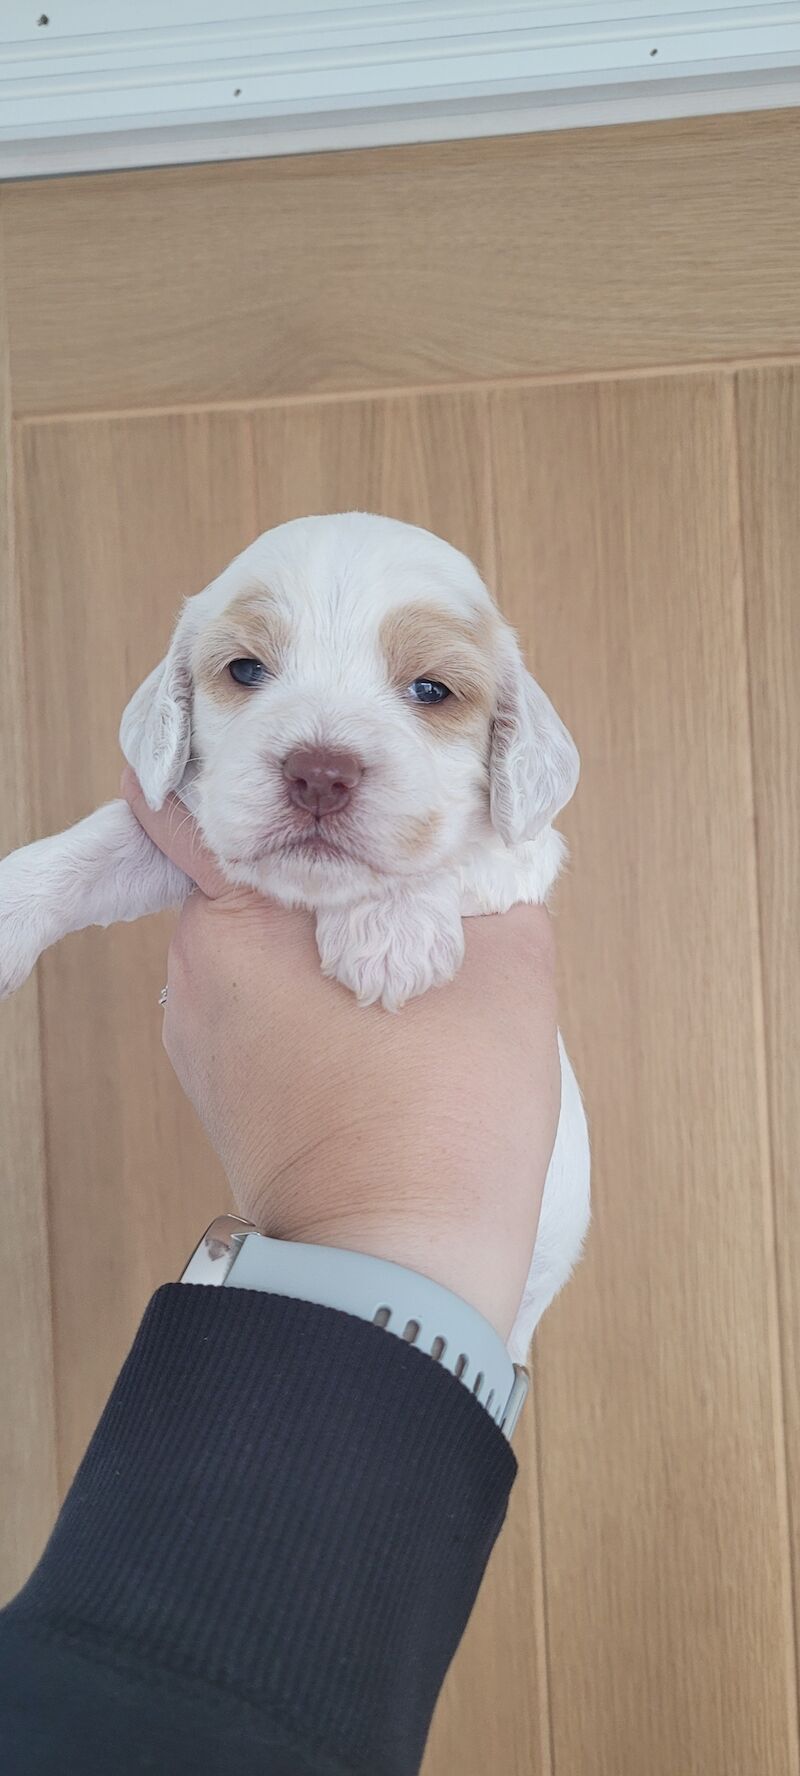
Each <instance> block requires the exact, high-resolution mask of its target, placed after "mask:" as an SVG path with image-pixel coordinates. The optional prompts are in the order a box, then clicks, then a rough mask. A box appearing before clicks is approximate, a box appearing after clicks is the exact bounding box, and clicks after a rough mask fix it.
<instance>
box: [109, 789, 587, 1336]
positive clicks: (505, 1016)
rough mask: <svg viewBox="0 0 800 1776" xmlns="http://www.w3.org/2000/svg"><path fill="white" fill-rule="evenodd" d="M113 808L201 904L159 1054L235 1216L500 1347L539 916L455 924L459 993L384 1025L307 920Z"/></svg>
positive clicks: (547, 1092)
mask: <svg viewBox="0 0 800 1776" xmlns="http://www.w3.org/2000/svg"><path fill="white" fill-rule="evenodd" d="M122 793H123V795H124V796H125V797H126V799H127V801H128V802H129V803H130V806H131V807H132V809H133V811H134V813H135V814H136V816H137V818H138V819H139V821H140V823H141V825H142V826H143V827H144V829H145V831H146V832H147V833H148V834H149V835H150V837H151V838H152V839H153V840H154V842H155V843H156V844H157V845H158V846H159V848H160V849H161V850H162V851H163V852H164V853H165V854H166V855H167V856H168V857H170V858H171V859H172V861H173V863H175V864H177V865H178V867H179V868H181V869H183V870H184V871H185V872H186V874H187V875H189V876H191V877H192V879H193V880H194V881H195V882H196V884H197V890H196V892H195V893H193V894H192V895H191V896H190V897H189V899H188V900H187V901H186V903H185V905H184V907H183V909H182V911H181V914H180V917H179V919H178V924H177V927H176V931H175V934H174V937H173V940H172V944H171V946H170V952H169V964H168V982H169V996H168V1000H167V1005H166V1009H165V1015H164V1046H165V1048H166V1051H167V1054H168V1055H169V1058H170V1060H171V1062H172V1065H173V1067H174V1069H175V1072H176V1074H177V1076H178V1079H179V1081H180V1083H181V1085H182V1086H183V1089H184V1091H185V1092H186V1094H187V1096H188V1097H189V1099H190V1100H191V1102H192V1104H193V1105H194V1107H195V1109H196V1111H197V1113H198V1115H199V1116H200V1119H201V1121H202V1122H203V1124H204V1126H205V1129H206V1131H207V1133H208V1135H209V1137H210V1139H211V1141H212V1143H213V1145H214V1147H215V1148H216V1150H217V1152H218V1154H219V1157H220V1159H221V1161H222V1164H223V1166H224V1168H225V1171H226V1173H227V1176H228V1179H229V1181H230V1185H231V1189H232V1191H233V1195H234V1199H235V1202H236V1207H237V1210H238V1212H239V1213H240V1214H241V1215H243V1216H244V1217H245V1218H246V1219H247V1220H249V1221H252V1222H254V1224H255V1225H256V1226H257V1227H258V1228H260V1230H261V1231H262V1232H264V1233H267V1234H270V1235H272V1236H274V1237H276V1238H283V1239H293V1240H305V1241H309V1242H313V1243H319V1244H326V1245H336V1246H345V1247H349V1248H350V1249H351V1250H356V1251H363V1252H373V1253H376V1254H378V1255H379V1256H381V1257H383V1258H389V1259H391V1260H393V1261H394V1262H395V1263H398V1264H405V1265H407V1266H409V1267H410V1268H411V1269H413V1270H419V1271H422V1272H424V1273H425V1274H426V1275H428V1276H430V1277H433V1278H435V1279H436V1280H437V1281H439V1282H441V1283H443V1284H445V1286H446V1287H448V1288H450V1289H453V1290H455V1292H456V1293H457V1294H458V1295H461V1296H462V1297H463V1299H465V1300H466V1301H469V1302H471V1303H472V1304H473V1306H475V1307H477V1308H478V1309H479V1310H480V1311H481V1312H482V1313H483V1314H484V1315H485V1316H486V1318H487V1319H488V1320H490V1321H491V1322H492V1324H493V1325H494V1326H495V1327H496V1328H497V1330H498V1331H499V1332H500V1334H501V1336H502V1337H503V1338H504V1339H505V1338H506V1337H507V1336H508V1334H509V1332H510V1330H511V1326H512V1324H513V1321H514V1318H515V1315H516V1312H517V1308H518V1306H519V1303H520V1300H521V1296H522V1290H523V1286H524V1283H525V1279H526V1276H527V1273H528V1268H529V1265H530V1259H531V1254H532V1251H533V1245H534V1240H535V1237H536V1227H537V1223H538V1219H539V1207H540V1203H541V1196H542V1190H543V1188H544V1180H545V1175H546V1172H547V1166H548V1164H549V1160H550V1155H551V1152H552V1148H553V1143H554V1140H555V1133H556V1126H557V1122H558V1111H559V1101H560V1070H559V1060H558V1050H557V1044H556V1000H555V984H554V955H553V943H552V936H551V931H550V925H549V920H548V916H547V913H546V911H545V909H544V908H543V907H515V908H513V909H512V911H511V912H509V913H505V914H504V915H503V916H502V918H482V919H477V918H476V919H468V920H467V921H466V955H465V959H464V962H463V965H462V967H461V969H460V971H459V973H458V975H457V976H456V978H455V980H453V981H452V982H451V983H449V984H448V985H447V986H446V987H440V988H437V989H435V990H434V991H431V992H430V993H428V994H426V995H425V996H424V997H423V998H421V999H416V1000H413V1001H412V1002H411V1003H410V1004H408V1005H407V1006H406V1007H405V1008H404V1010H403V1011H401V1012H400V1013H399V1014H398V1015H396V1016H394V1015H392V1014H391V1013H388V1012H385V1011H382V1010H381V1009H379V1008H377V1007H375V1006H372V1007H369V1008H364V1007H362V1006H359V1005H358V1004H357V1003H356V1001H355V999H354V998H353V997H352V996H351V995H350V994H349V993H348V992H346V991H345V990H344V989H343V988H342V987H340V986H339V985H338V984H337V983H336V982H334V981H331V980H328V979H326V978H325V977H324V976H323V974H322V973H321V970H320V963H319V957H318V954H317V949H316V944H315V938H314V921H313V917H312V915H311V914H310V913H306V912H300V911H291V910H288V909H286V908H284V907H281V906H278V905H276V904H274V903H272V902H269V901H267V900H264V899H263V898H262V897H261V896H259V895H257V894H255V893H254V892H252V891H250V890H248V889H240V888H232V887H231V886H230V884H228V883H226V882H225V880H224V878H223V877H222V875H221V873H220V871H219V868H218V866H217V864H216V863H215V861H214V858H213V857H212V856H211V855H210V853H209V852H207V851H206V850H205V849H204V847H203V845H202V842H201V839H200V835H199V832H198V829H197V828H196V827H195V826H194V823H193V822H192V821H191V820H189V819H188V818H187V815H186V810H185V808H184V807H183V805H182V803H180V802H179V801H178V800H177V798H176V797H174V796H171V797H170V798H168V801H167V802H166V804H165V806H164V808H163V809H162V810H161V812H160V813H157V814H154V813H153V812H152V810H151V809H149V808H148V807H147V805H146V803H145V801H144V798H143V797H142V794H141V791H140V790H139V786H138V783H137V781H136V778H135V776H134V775H133V772H132V771H130V769H128V770H126V771H125V773H124V776H123V781H122Z"/></svg>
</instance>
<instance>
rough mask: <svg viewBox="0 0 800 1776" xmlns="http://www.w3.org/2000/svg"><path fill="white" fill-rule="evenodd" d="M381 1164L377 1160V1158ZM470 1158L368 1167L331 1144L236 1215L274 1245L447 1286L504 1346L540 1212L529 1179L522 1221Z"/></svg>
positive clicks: (396, 1159)
mask: <svg viewBox="0 0 800 1776" xmlns="http://www.w3.org/2000/svg"><path fill="white" fill-rule="evenodd" d="M376 1151H377V1152H379V1153H380V1158H379V1159H377V1158H375V1156H374V1155H375V1152H376ZM475 1171H476V1166H475V1156H474V1153H473V1155H472V1157H471V1159H470V1160H469V1161H468V1160H467V1157H466V1156H465V1155H464V1156H462V1155H460V1153H459V1151H458V1150H456V1151H455V1152H453V1151H452V1150H451V1151H450V1152H449V1153H448V1160H447V1166H446V1167H445V1166H443V1165H442V1164H441V1162H439V1163H437V1164H436V1165H434V1166H433V1167H432V1168H429V1167H428V1165H427V1164H426V1166H425V1168H424V1170H421V1165H420V1161H419V1158H418V1159H417V1163H416V1164H415V1165H412V1164H411V1163H410V1161H409V1157H408V1155H407V1154H401V1153H399V1152H397V1151H396V1150H395V1149H393V1148H392V1147H389V1148H386V1147H385V1146H384V1149H383V1150H382V1151H381V1150H380V1149H376V1150H373V1156H372V1157H371V1158H370V1160H369V1162H368V1163H366V1164H365V1163H364V1160H363V1157H362V1155H361V1154H360V1153H359V1152H358V1149H357V1146H355V1145H354V1144H353V1143H350V1144H349V1147H348V1151H347V1152H346V1153H343V1152H337V1151H335V1150H333V1149H332V1148H331V1146H330V1145H329V1144H326V1145H325V1146H323V1147H321V1148H320V1149H319V1150H317V1151H316V1152H315V1153H314V1154H313V1155H309V1156H307V1157H306V1158H305V1159H304V1160H303V1161H302V1162H299V1161H298V1162H297V1163H296V1164H292V1165H291V1166H289V1167H288V1168H285V1169H284V1170H283V1171H282V1172H281V1173H280V1175H279V1176H277V1177H275V1176H273V1177H271V1178H270V1179H269V1180H262V1182H261V1183H260V1184H259V1185H257V1186H256V1188H255V1189H254V1188H253V1187H252V1184H250V1185H248V1184H246V1183H242V1184H241V1185H240V1186H239V1187H238V1188H236V1189H235V1191H234V1194H235V1198H236V1204H237V1210H238V1212H239V1213H240V1214H242V1215H244V1216H245V1218H246V1219H248V1220H250V1221H252V1222H253V1224H254V1225H255V1226H256V1227H257V1228H258V1230H259V1232H261V1233H264V1234H266V1235H267V1236H268V1237H269V1238H273V1239H283V1240H291V1241H298V1242H300V1243H305V1244H308V1245H323V1246H336V1247H342V1248H343V1249H345V1250H348V1251H353V1252H364V1253H367V1254H370V1255H372V1256H374V1257H377V1258H385V1259H388V1260H389V1261H390V1262H392V1263H394V1264H400V1265H404V1266H405V1267H406V1268H407V1269H409V1270H416V1271H419V1272H420V1273H421V1274H422V1275H423V1276H427V1277H430V1278H431V1279H432V1280H433V1281H434V1282H438V1283H441V1284H442V1285H443V1287H445V1288H447V1289H450V1290H452V1291H453V1293H454V1294H456V1295H459V1296H460V1297H461V1298H462V1300H464V1301H466V1302H468V1303H469V1304H470V1306H472V1307H474V1308H476V1309H477V1311H478V1312H479V1313H481V1314H483V1316H484V1318H485V1319H487V1320H488V1321H489V1323H490V1325H492V1326H494V1328H495V1330H496V1331H497V1332H499V1334H500V1336H501V1337H502V1338H503V1339H504V1340H505V1339H506V1338H507V1337H508V1335H509V1333H510V1331H511V1327H512V1325H513V1323H514V1319H515V1317H516V1313H517V1309H518V1307H519V1303H520V1300H521V1298H522V1291H523V1288H524V1284H525V1278H526V1275H527V1272H528V1267H529V1263H530V1257H531V1252H532V1250H533V1243H534V1239H535V1234H536V1220H537V1211H538V1205H537V1204H536V1202H535V1189H534V1186H533V1183H532V1181H531V1179H530V1177H528V1178H527V1180H526V1186H525V1198H526V1201H525V1210H524V1214H523V1215H513V1214H511V1215H509V1213H508V1210H509V1201H508V1198H509V1196H512V1195H513V1193H512V1192H510V1191H508V1190H506V1191H504V1190H503V1188H502V1181H501V1179H499V1178H498V1179H497V1180H496V1181H494V1180H493V1177H492V1171H490V1169H489V1167H488V1166H486V1167H485V1168H484V1170H483V1172H482V1175H481V1177H480V1179H476V1177H475Z"/></svg>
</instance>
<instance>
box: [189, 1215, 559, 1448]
mask: <svg viewBox="0 0 800 1776" xmlns="http://www.w3.org/2000/svg"><path fill="white" fill-rule="evenodd" d="M180 1281H181V1282H182V1283H201V1284H203V1283H212V1284H214V1283H216V1284H217V1285H218V1286H220V1287H222V1288H224V1289H255V1290H258V1291H260V1292H262V1293H267V1294H270V1295H285V1296H286V1295H288V1296H291V1297H293V1298H294V1299H295V1300H296V1301H308V1302H314V1303H317V1304H318V1305H319V1306H320V1307H334V1308H338V1309H339V1311H340V1312H341V1313H348V1314H354V1315H355V1317H356V1318H357V1319H360V1320H369V1321H370V1322H371V1324H372V1325H374V1326H377V1327H380V1328H381V1329H382V1330H383V1331H386V1332H389V1333H392V1334H394V1335H395V1336H396V1337H398V1338H402V1339H403V1340H404V1341H405V1342H406V1343H407V1344H413V1345H414V1346H415V1347H416V1349H417V1350H419V1351H421V1352H424V1353H425V1355H426V1356H427V1357H429V1358H430V1359H431V1360H432V1361H433V1362H435V1363H439V1364H440V1365H441V1367H442V1368H443V1369H448V1370H449V1371H450V1374H451V1375H452V1376H454V1378H455V1380H456V1381H458V1382H460V1384H461V1386H462V1387H465V1388H467V1390H468V1392H469V1393H471V1394H472V1395H473V1396H474V1398H475V1400H477V1402H478V1404H479V1405H480V1406H482V1407H483V1409H484V1411H485V1412H488V1414H489V1417H490V1418H491V1419H492V1420H493V1422H494V1423H495V1424H496V1425H497V1428H498V1430H500V1431H502V1433H503V1435H504V1437H506V1438H508V1439H509V1440H510V1438H511V1435H512V1432H513V1430H514V1426H515V1425H516V1422H517V1419H518V1418H519V1415H520V1412H521V1410H522V1405H523V1402H524V1400H525V1396H526V1394H527V1392H528V1385H529V1378H528V1372H527V1370H526V1369H523V1368H522V1367H521V1366H520V1365H519V1364H517V1363H512V1361H511V1358H510V1356H509V1354H508V1351H507V1350H506V1347H505V1345H504V1343H503V1340H502V1338H501V1337H500V1334H499V1332H496V1331H495V1328H494V1326H491V1325H490V1324H489V1321H488V1320H486V1319H484V1316H483V1314H482V1313H479V1312H478V1310H477V1308H475V1307H470V1305H469V1302H467V1301H462V1300H461V1297H460V1296H459V1295H454V1294H453V1292H452V1290H450V1289H446V1288H445V1287H444V1285H443V1284H442V1283H436V1282H434V1281H433V1279H432V1278H431V1277H426V1276H422V1274H421V1273H420V1272H419V1271H416V1270H407V1269H406V1268H405V1266H404V1265H402V1264H393V1263H391V1262H390V1261H389V1260H388V1259H386V1258H375V1257H373V1256H371V1255H370V1254H369V1253H366V1252H348V1251H345V1250H344V1249H343V1248H341V1247H338V1246H313V1245H304V1244H302V1243H300V1242H299V1241H293V1240H279V1239H268V1238H267V1237H266V1236H265V1235H264V1234H262V1233H258V1231H257V1230H256V1228H255V1227H253V1226H252V1224H251V1223H250V1222H249V1221H240V1220H239V1219H238V1217H237V1216H235V1215H220V1216H218V1218H217V1220H216V1221H212V1223H211V1226H210V1227H209V1228H207V1230H206V1232H205V1233H204V1235H203V1238H202V1239H201V1241H200V1244H199V1246H198V1247H197V1249H196V1251H195V1252H193V1253H192V1256H191V1258H190V1259H189V1262H188V1264H187V1266H186V1269H185V1270H184V1272H183V1274H182V1276H181V1278H180Z"/></svg>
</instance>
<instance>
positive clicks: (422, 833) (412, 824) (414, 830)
mask: <svg viewBox="0 0 800 1776" xmlns="http://www.w3.org/2000/svg"><path fill="white" fill-rule="evenodd" d="M442 819H443V816H442V815H441V814H440V813H439V812H438V811H437V809H435V808H432V809H431V811H430V813H429V814H417V815H415V817H414V818H413V820H405V821H403V823H402V825H401V826H400V827H399V828H398V833H397V837H398V839H399V841H400V844H401V845H402V847H403V849H404V851H407V852H408V854H409V856H410V857H416V856H417V854H418V852H420V851H426V850H427V848H428V846H429V845H430V844H432V843H433V840H434V839H435V838H437V837H438V834H439V833H440V832H441V827H442Z"/></svg>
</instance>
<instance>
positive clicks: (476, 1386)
mask: <svg viewBox="0 0 800 1776" xmlns="http://www.w3.org/2000/svg"><path fill="white" fill-rule="evenodd" d="M482 1387H483V1370H482V1369H479V1370H478V1373H477V1375H476V1377H475V1380H474V1381H473V1383H472V1392H473V1394H476V1395H479V1394H480V1391H481V1388H482Z"/></svg>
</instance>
